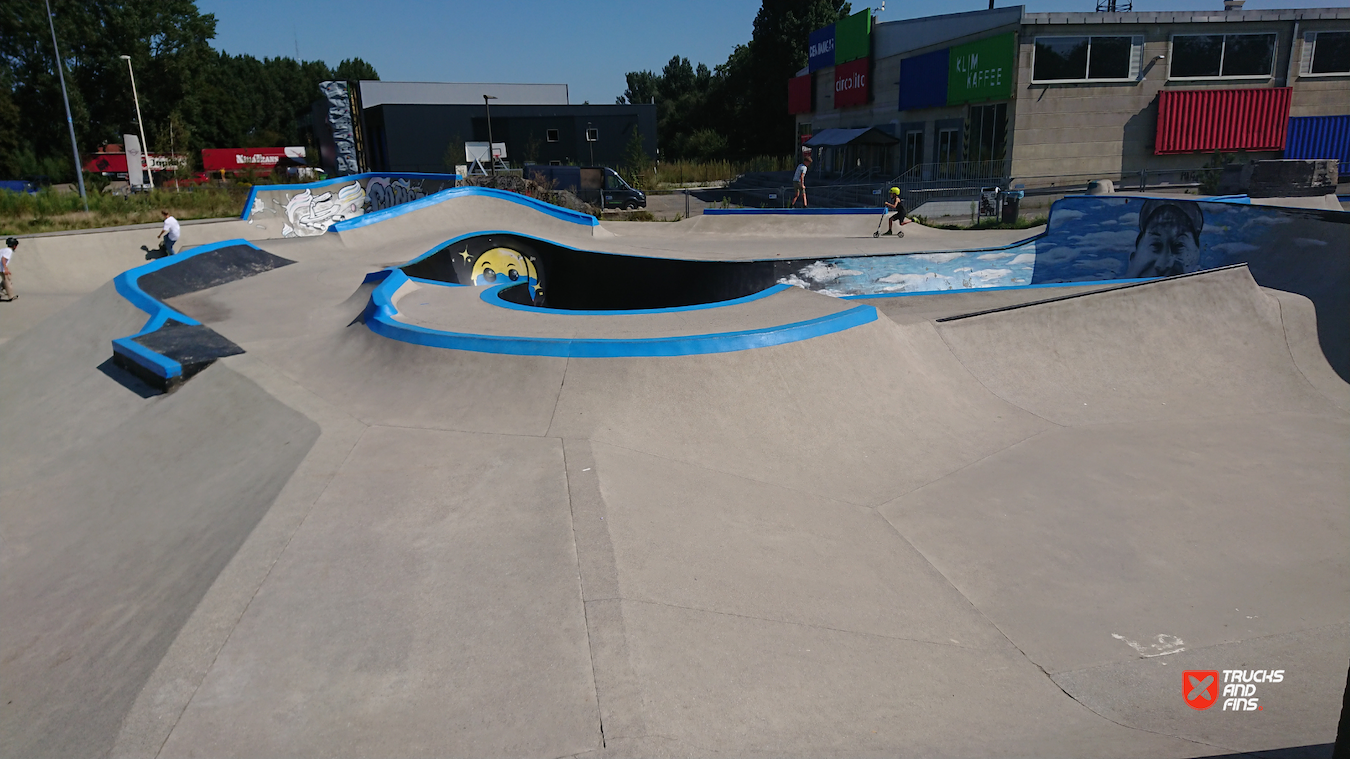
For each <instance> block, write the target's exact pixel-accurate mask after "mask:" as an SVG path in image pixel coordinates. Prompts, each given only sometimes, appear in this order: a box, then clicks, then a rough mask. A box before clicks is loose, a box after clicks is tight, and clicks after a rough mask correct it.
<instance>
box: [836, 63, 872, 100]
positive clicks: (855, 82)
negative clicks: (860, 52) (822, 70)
mask: <svg viewBox="0 0 1350 759" xmlns="http://www.w3.org/2000/svg"><path fill="white" fill-rule="evenodd" d="M871 66H872V59H871V58H859V59H858V60H856V61H849V62H848V63H841V64H839V65H838V66H835V67H834V107H835V108H847V107H848V106H852V105H867V100H868V94H869V92H870V91H869V89H868V86H869V84H870V82H869V80H870V79H871V78H872V75H871V72H870V69H871Z"/></svg>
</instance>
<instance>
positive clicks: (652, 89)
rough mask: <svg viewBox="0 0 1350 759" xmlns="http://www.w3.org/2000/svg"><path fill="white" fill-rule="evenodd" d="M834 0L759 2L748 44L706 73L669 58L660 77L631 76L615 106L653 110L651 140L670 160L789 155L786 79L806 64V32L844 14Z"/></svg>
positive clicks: (704, 69) (847, 7)
mask: <svg viewBox="0 0 1350 759" xmlns="http://www.w3.org/2000/svg"><path fill="white" fill-rule="evenodd" d="M850 9H851V6H850V4H849V3H846V2H843V3H841V2H834V0H764V2H763V3H762V4H761V6H760V9H759V13H758V14H756V16H755V23H754V29H753V32H752V35H751V39H750V42H749V43H748V44H745V45H737V46H736V48H735V50H733V51H732V52H731V55H730V56H728V57H727V60H726V62H725V63H722V64H719V65H718V66H716V67H714V68H713V69H712V70H709V69H708V67H707V66H705V65H704V64H701V63H700V64H698V66H694V65H692V64H691V63H690V62H689V59H687V58H682V57H680V56H678V55H677V56H674V57H672V58H671V59H670V61H669V62H668V63H667V64H666V65H665V67H664V68H663V69H662V70H661V73H660V74H656V73H653V72H651V71H630V72H628V75H627V77H626V79H627V84H628V89H627V90H625V91H624V94H623V95H621V96H620V97H619V98H618V99H617V102H620V103H623V102H627V103H630V104H635V103H650V102H653V101H654V102H655V103H656V106H657V137H658V139H659V141H660V144H661V145H662V149H663V150H664V151H665V154H666V155H668V156H670V157H671V158H699V159H706V158H712V157H730V158H750V157H753V156H756V155H764V154H774V153H785V152H788V151H790V149H791V147H792V140H793V127H792V118H791V117H790V116H789V115H788V112H787V80H788V79H790V78H791V77H793V76H794V75H796V73H797V71H799V70H800V69H801V68H802V67H803V66H805V65H806V48H807V43H808V40H809V38H810V35H811V32H813V31H815V30H816V29H819V28H821V27H823V26H827V25H829V24H832V23H834V22H835V21H837V20H839V19H840V18H843V17H845V16H847V15H848V14H849V11H850Z"/></svg>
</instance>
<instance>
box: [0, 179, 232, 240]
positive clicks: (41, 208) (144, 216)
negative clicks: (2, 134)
mask: <svg viewBox="0 0 1350 759" xmlns="http://www.w3.org/2000/svg"><path fill="white" fill-rule="evenodd" d="M248 190H249V188H248V187H242V186H235V187H195V188H192V189H190V190H189V189H187V188H184V189H183V191H182V192H174V191H172V190H153V191H151V192H142V193H135V194H131V195H114V194H104V193H90V194H89V210H88V211H85V210H84V203H83V202H82V201H81V200H80V196H79V194H78V193H73V192H69V193H66V192H56V191H54V190H52V189H51V188H50V187H46V188H43V189H42V190H41V191H39V192H38V193H37V194H36V195H29V194H27V193H20V192H9V191H7V190H0V236H8V235H18V236H23V235H25V234H38V233H41V232H68V231H72V230H77V229H97V228H99V227H120V226H125V225H128V224H146V223H150V222H158V221H160V220H161V218H162V217H161V216H160V214H159V212H160V210H161V209H162V210H167V211H168V212H169V213H171V214H173V215H174V217H175V218H177V219H178V220H179V221H186V220H188V219H220V218H227V217H230V216H238V215H239V212H240V211H241V210H243V207H244V201H245V200H246V199H247V198H248Z"/></svg>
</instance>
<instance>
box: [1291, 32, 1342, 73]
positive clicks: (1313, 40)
mask: <svg viewBox="0 0 1350 759" xmlns="http://www.w3.org/2000/svg"><path fill="white" fill-rule="evenodd" d="M1300 68H1301V69H1302V70H1301V71H1300V72H1299V73H1300V74H1302V75H1303V76H1318V75H1323V74H1350V32H1308V33H1307V34H1305V35H1303V62H1302V65H1301V66H1300Z"/></svg>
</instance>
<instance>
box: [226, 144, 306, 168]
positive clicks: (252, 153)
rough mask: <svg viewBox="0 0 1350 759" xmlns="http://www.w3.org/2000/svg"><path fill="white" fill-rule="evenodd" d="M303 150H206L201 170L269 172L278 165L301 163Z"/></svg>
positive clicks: (291, 148) (303, 155)
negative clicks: (257, 170)
mask: <svg viewBox="0 0 1350 759" xmlns="http://www.w3.org/2000/svg"><path fill="white" fill-rule="evenodd" d="M304 160H305V149H304V147H303V146H301V147H285V148H207V149H205V150H203V151H202V168H203V169H205V170H207V171H220V170H221V169H224V170H225V171H242V170H245V169H260V170H262V171H269V170H271V169H272V168H273V167H275V166H276V165H277V164H278V163H280V164H282V165H284V166H290V165H294V164H295V163H297V162H299V163H303V162H304Z"/></svg>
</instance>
